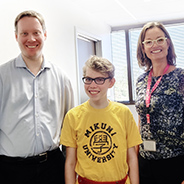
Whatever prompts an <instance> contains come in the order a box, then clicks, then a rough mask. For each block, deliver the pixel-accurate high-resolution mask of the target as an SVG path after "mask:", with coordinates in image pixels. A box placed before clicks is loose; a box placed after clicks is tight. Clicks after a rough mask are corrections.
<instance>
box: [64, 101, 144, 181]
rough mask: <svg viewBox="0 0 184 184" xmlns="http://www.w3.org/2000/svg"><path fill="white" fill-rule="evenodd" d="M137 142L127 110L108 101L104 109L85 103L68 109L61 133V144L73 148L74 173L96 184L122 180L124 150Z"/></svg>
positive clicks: (121, 105)
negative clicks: (75, 150) (74, 149)
mask: <svg viewBox="0 0 184 184" xmlns="http://www.w3.org/2000/svg"><path fill="white" fill-rule="evenodd" d="M141 143H142V140H141V137H140V134H139V131H138V127H137V125H136V123H135V121H134V118H133V116H132V113H131V112H130V110H129V108H128V107H126V106H125V105H123V104H120V103H117V102H112V101H110V102H109V105H108V106H107V107H106V108H104V109H95V108H93V107H91V106H90V104H89V101H87V102H85V103H83V104H82V105H79V106H77V107H75V108H73V109H71V110H70V111H69V112H68V113H67V115H66V116H65V119H64V123H63V128H62V132H61V144H63V145H65V146H69V147H74V148H77V164H76V168H75V171H76V173H77V174H78V175H80V176H82V177H85V178H87V179H90V180H93V181H99V182H103V181H117V180H121V179H123V178H124V177H125V176H126V174H127V173H128V164H127V149H128V148H130V147H133V146H136V145H138V144H141ZM126 183H127V184H128V183H129V179H128V180H127V182H126Z"/></svg>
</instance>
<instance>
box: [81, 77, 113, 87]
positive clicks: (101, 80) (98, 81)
mask: <svg viewBox="0 0 184 184" xmlns="http://www.w3.org/2000/svg"><path fill="white" fill-rule="evenodd" d="M107 79H111V77H107V78H103V77H97V78H94V79H92V78H90V77H83V78H82V80H83V82H84V84H87V85H89V84H91V83H92V82H93V81H95V83H96V84H98V85H102V84H104V83H105V80H107Z"/></svg>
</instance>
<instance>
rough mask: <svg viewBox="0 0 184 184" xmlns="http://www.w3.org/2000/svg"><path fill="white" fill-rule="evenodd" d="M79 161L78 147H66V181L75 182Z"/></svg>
mask: <svg viewBox="0 0 184 184" xmlns="http://www.w3.org/2000/svg"><path fill="white" fill-rule="evenodd" d="M76 161H77V149H76V148H71V147H66V162H65V183H66V184H75V182H76V173H75V165H76Z"/></svg>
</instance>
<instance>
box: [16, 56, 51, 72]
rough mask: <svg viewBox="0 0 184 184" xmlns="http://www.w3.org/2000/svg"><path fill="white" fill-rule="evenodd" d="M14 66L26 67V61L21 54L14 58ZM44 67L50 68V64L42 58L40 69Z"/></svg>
mask: <svg viewBox="0 0 184 184" xmlns="http://www.w3.org/2000/svg"><path fill="white" fill-rule="evenodd" d="M15 66H16V67H17V68H27V66H26V63H25V62H24V60H23V58H22V55H21V54H20V55H19V56H18V57H17V58H16V60H15ZM45 68H51V64H50V63H49V62H48V61H47V60H45V58H44V59H43V63H42V69H45Z"/></svg>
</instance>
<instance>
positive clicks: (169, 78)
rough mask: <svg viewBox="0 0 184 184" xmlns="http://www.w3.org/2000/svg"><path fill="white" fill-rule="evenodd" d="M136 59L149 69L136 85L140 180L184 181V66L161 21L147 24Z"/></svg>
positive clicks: (165, 183)
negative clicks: (177, 61) (180, 66)
mask: <svg viewBox="0 0 184 184" xmlns="http://www.w3.org/2000/svg"><path fill="white" fill-rule="evenodd" d="M137 59H138V63H139V66H140V67H142V68H144V69H145V71H146V72H145V73H144V74H142V75H141V76H140V77H139V78H138V80H137V86H136V93H137V99H136V110H137V112H138V114H139V119H140V132H141V136H142V139H143V144H141V145H140V147H139V169H140V170H139V173H140V184H152V183H154V184H181V183H182V181H184V171H183V165H184V70H183V69H180V68H176V66H175V63H176V55H175V51H174V46H173V43H172V40H171V38H170V36H169V33H168V32H167V30H166V29H165V28H164V26H163V25H162V24H161V23H158V22H150V23H147V24H146V25H144V27H143V29H142V31H141V33H140V36H139V40H138V46H137Z"/></svg>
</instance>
